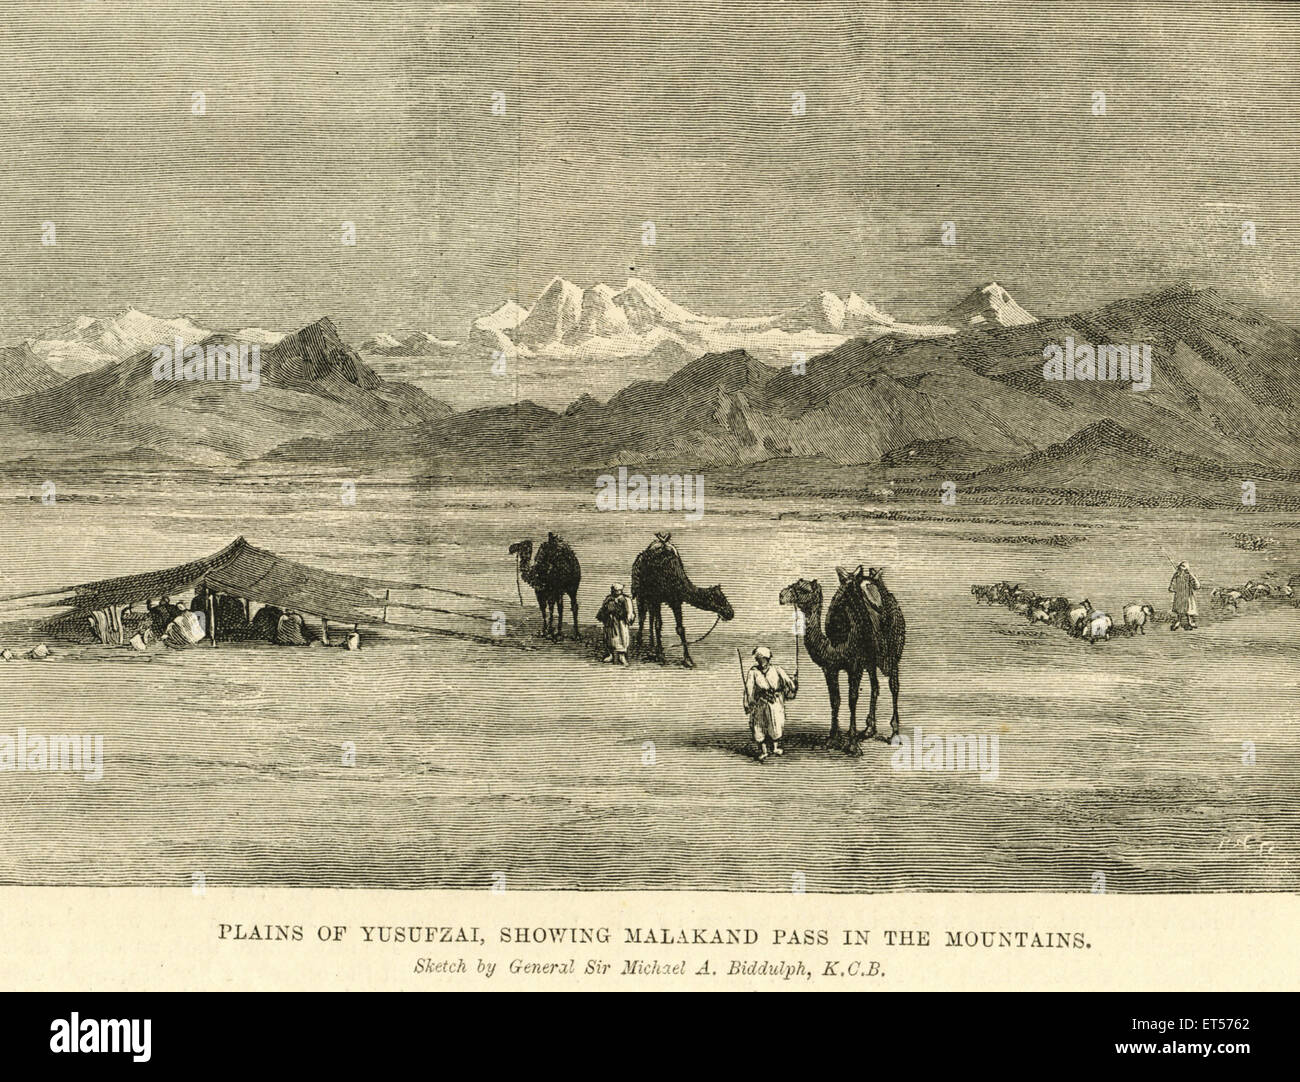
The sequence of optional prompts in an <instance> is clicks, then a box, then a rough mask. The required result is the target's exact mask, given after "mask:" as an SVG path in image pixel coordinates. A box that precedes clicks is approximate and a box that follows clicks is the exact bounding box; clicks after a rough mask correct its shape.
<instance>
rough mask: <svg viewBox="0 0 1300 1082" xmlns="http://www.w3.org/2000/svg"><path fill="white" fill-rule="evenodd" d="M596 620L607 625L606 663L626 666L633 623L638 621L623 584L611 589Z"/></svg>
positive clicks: (619, 583)
mask: <svg viewBox="0 0 1300 1082" xmlns="http://www.w3.org/2000/svg"><path fill="white" fill-rule="evenodd" d="M596 619H597V620H598V621H600V623H602V624H604V625H605V647H606V649H608V650H609V654H608V655H607V656H606V657H605V661H607V662H612V663H613V664H615V665H626V664H627V650H628V647H629V646H631V645H632V621H633V620H635V619H636V609H635V607H634V606H633V604H632V599H631V598H630V597H628V596H627V589H626V588H625V587H624V586H623V584H622V583H621V582H616V583H614V585H613V586H611V587H610V588H609V596H608V597H606V598H605V600H604V601H603V602H602V603H601V606H600V611H599V612H598V613H596Z"/></svg>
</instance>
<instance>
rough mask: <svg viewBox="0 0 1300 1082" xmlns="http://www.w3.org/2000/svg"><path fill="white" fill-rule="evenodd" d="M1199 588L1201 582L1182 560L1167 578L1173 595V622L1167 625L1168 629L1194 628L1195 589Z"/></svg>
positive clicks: (1192, 629) (1187, 629)
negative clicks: (1171, 576)
mask: <svg viewBox="0 0 1300 1082" xmlns="http://www.w3.org/2000/svg"><path fill="white" fill-rule="evenodd" d="M1200 588H1201V584H1200V583H1199V582H1198V581H1197V579H1196V576H1195V575H1193V574H1192V569H1191V568H1190V567H1188V566H1187V561H1186V560H1184V561H1183V562H1182V563H1180V564H1179V565H1178V568H1177V570H1175V571H1174V577H1173V578H1172V579H1170V580H1169V592H1170V593H1171V594H1173V595H1174V622H1173V623H1172V624H1170V625H1169V630H1170V631H1177V630H1178V629H1179V628H1180V627H1181V628H1182V629H1183V630H1184V631H1195V630H1196V591H1197V590H1199V589H1200Z"/></svg>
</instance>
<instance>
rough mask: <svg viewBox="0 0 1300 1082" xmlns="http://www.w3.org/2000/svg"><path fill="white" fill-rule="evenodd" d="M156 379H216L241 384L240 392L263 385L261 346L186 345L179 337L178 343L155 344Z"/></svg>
mask: <svg viewBox="0 0 1300 1082" xmlns="http://www.w3.org/2000/svg"><path fill="white" fill-rule="evenodd" d="M153 378H154V379H155V380H157V381H159V382H166V383H173V382H178V381H180V380H216V381H222V382H231V383H235V382H237V383H239V385H240V387H239V389H240V390H241V391H256V390H257V389H258V388H259V387H260V386H261V385H262V347H261V346H259V345H258V344H257V343H256V342H253V343H249V342H240V343H239V344H238V345H235V344H233V343H229V344H226V345H215V344H212V343H209V344H208V346H207V348H206V349H205V348H204V347H203V346H187V345H185V343H184V342H183V341H181V339H180V338H179V337H178V338H177V339H176V340H175V346H174V347H173V346H168V345H158V346H154V347H153Z"/></svg>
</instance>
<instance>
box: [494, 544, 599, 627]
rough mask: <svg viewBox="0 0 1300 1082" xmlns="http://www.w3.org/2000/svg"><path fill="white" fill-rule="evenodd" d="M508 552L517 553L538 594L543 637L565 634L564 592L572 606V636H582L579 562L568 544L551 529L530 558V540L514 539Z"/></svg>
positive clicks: (523, 573)
mask: <svg viewBox="0 0 1300 1082" xmlns="http://www.w3.org/2000/svg"><path fill="white" fill-rule="evenodd" d="M510 555H512V556H516V557H517V558H518V563H519V574H520V576H521V577H522V578H523V580H524V582H526V583H528V585H529V586H531V587H532V588H533V592H534V593H535V594H536V595H537V607H538V608H539V609H541V610H542V629H541V631H539V632H538V634H539V635H541V636H543V637H550V638H553V639H554V640H555V641H556V642H559V641H560V639H562V638H563V637H564V595H565V594H568V595H569V602H570V606H569V607H570V608H571V609H572V610H573V637H574V638H575V639H576V638H581V632H580V631H579V630H578V586H579V584H580V583H581V582H582V566H581V565H580V564H579V563H578V557H577V555H576V554H575V553H574V551H573V549H571V548H570V547H569V546H568V544H567V543H566V542H565V541H563V540H562V539H560V538H558V537H556V536H555V534H553V533H550V534H547V535H546V540H545V541H543V542H542V544H541V547H539V548H538V550H537V559H536V560H533V543H532V542H531V541H528V540H524V541H516V542H515V543H514V544H513V545H511V546H510Z"/></svg>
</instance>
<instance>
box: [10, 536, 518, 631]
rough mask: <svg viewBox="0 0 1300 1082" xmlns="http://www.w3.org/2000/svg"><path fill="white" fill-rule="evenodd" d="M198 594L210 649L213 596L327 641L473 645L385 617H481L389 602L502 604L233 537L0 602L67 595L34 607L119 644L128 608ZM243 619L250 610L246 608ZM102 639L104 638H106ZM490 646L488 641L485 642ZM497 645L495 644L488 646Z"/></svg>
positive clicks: (215, 626) (214, 616)
mask: <svg viewBox="0 0 1300 1082" xmlns="http://www.w3.org/2000/svg"><path fill="white" fill-rule="evenodd" d="M190 590H196V591H197V590H202V591H203V594H204V596H205V598H206V602H207V634H206V636H205V637H206V638H208V639H210V640H211V642H212V645H213V646H215V645H216V644H217V640H218V639H219V638H220V637H221V635H222V628H221V627H220V626H218V620H217V613H216V608H217V606H216V604H215V602H214V598H215V597H216V596H217V595H226V596H227V597H233V598H236V599H239V600H241V601H244V602H248V603H253V604H257V605H262V606H267V607H271V608H275V609H282V610H285V611H289V610H292V611H294V612H298V613H303V614H305V615H308V616H315V617H319V618H320V619H321V621H322V622H323V623H324V624H325V625H326V628H325V631H326V638H327V639H328V633H329V628H328V624H329V622H330V621H334V622H335V623H337V624H351V625H353V627H356V626H358V625H361V624H380V623H382V624H386V625H387V626H388V627H391V628H399V629H402V630H409V631H419V632H425V633H428V634H433V635H452V636H454V637H457V638H471V639H476V640H477V637H476V636H473V635H466V634H465V633H464V632H461V631H453V630H449V629H444V628H437V627H429V626H427V625H423V624H407V623H394V622H393V621H390V620H389V619H388V610H389V608H390V606H391V607H392V608H396V609H406V610H413V611H417V612H433V613H440V614H444V615H448V616H455V617H458V618H460V619H487V617H486V616H482V615H479V614H478V613H472V612H465V611H456V610H452V609H444V608H438V607H436V606H431V605H421V604H416V603H414V602H411V601H399V600H396V599H393V598H391V593H392V591H393V590H422V591H433V592H436V593H446V594H451V595H454V596H457V597H464V598H471V599H475V600H478V601H487V602H491V603H492V604H493V605H497V604H499V602H497V601H496V600H495V599H493V598H488V597H482V596H480V595H478V594H470V593H463V592H461V591H458V590H450V589H447V588H445V587H439V586H429V585H426V584H424V583H417V582H394V581H390V580H387V579H376V578H368V577H366V576H362V575H344V574H340V573H339V572H336V571H322V570H321V569H320V568H316V567H308V566H307V565H306V564H300V563H298V562H297V561H296V560H287V559H285V558H284V557H283V556H277V555H276V554H275V553H274V552H270V551H268V550H267V549H261V548H258V547H257V546H256V545H250V544H249V543H248V542H247V541H246V540H244V538H242V537H237V538H235V540H234V541H232V542H231V543H230V544H229V545H227V546H226V547H225V548H223V549H222V550H221V551H220V552H217V553H214V554H213V555H211V556H205V557H203V558H202V559H198V560H192V561H190V562H189V563H186V564H179V565H177V566H176V567H168V568H164V569H162V570H160V571H143V572H141V573H139V574H137V575H122V576H120V577H118V578H114V579H100V580H99V581H98V582H83V583H80V584H78V585H74V586H60V587H57V588H55V589H50V590H36V591H34V592H31V593H22V594H11V595H8V596H5V597H0V603H8V602H12V601H22V600H29V599H32V598H38V597H50V596H51V595H54V594H65V595H67V596H64V597H60V598H59V599H58V600H54V601H45V602H35V603H36V604H41V605H46V606H62V607H64V608H68V609H70V610H71V611H70V612H69V613H67V614H65V615H64V616H61V617H58V618H57V619H56V620H55V621H54V622H53V624H55V625H59V626H60V629H61V628H62V626H63V625H66V626H67V627H69V628H71V627H76V628H78V629H82V630H84V629H83V628H82V625H83V623H84V618H85V617H87V616H89V617H91V622H92V623H93V624H96V625H98V624H100V623H101V619H100V618H103V619H102V622H103V623H105V624H106V626H107V628H108V629H109V630H110V631H113V630H115V631H117V632H118V640H119V642H120V641H121V640H122V623H121V616H122V611H123V610H124V609H126V608H127V607H128V606H134V605H138V604H140V603H142V602H143V603H146V604H147V603H148V602H150V601H151V600H152V599H153V598H160V597H164V596H170V595H172V594H184V593H186V592H188V591H190ZM244 609H245V613H248V612H249V606H248V605H247V604H246V605H245V606H244ZM105 641H106V640H105ZM484 641H489V640H484ZM491 641H493V642H495V641H496V640H491Z"/></svg>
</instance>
